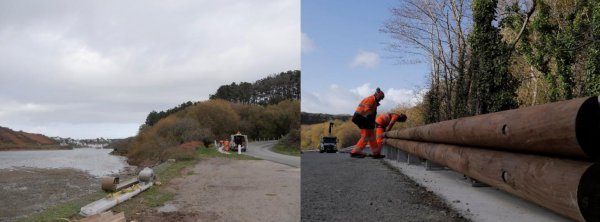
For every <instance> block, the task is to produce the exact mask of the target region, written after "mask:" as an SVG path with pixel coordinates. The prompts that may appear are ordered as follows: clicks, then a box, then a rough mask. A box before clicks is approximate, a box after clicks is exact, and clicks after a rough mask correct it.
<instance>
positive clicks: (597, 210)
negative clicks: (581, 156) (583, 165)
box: [577, 164, 600, 221]
mask: <svg viewBox="0 0 600 222" xmlns="http://www.w3.org/2000/svg"><path fill="white" fill-rule="evenodd" d="M598 187H600V164H594V165H591V166H590V167H588V169H587V170H586V171H585V173H583V175H582V176H581V180H580V182H579V187H578V189H577V204H578V205H579V210H580V212H581V215H582V216H583V218H584V219H585V220H586V221H600V189H598Z"/></svg>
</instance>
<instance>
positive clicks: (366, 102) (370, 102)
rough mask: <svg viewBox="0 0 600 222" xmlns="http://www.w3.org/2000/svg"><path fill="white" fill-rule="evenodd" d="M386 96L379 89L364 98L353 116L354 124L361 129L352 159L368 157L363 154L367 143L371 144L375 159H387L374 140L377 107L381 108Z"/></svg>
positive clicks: (351, 154)
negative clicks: (380, 105) (380, 104)
mask: <svg viewBox="0 0 600 222" xmlns="http://www.w3.org/2000/svg"><path fill="white" fill-rule="evenodd" d="M384 96H385V95H384V94H383V91H381V89H379V88H377V90H376V91H375V94H373V95H372V96H368V97H367V98H364V99H363V100H362V101H361V102H360V104H359V105H358V107H356V111H355V112H354V116H352V122H353V123H354V124H356V125H357V126H358V128H359V129H360V139H359V140H358V142H357V143H356V147H355V148H353V149H352V152H351V153H350V156H351V157H356V158H363V157H365V156H366V155H365V154H363V153H362V150H363V149H364V148H365V146H366V145H367V143H369V147H370V148H371V154H372V156H373V158H383V157H385V155H381V149H380V147H379V146H377V143H376V141H375V138H374V136H375V135H374V134H375V133H374V132H373V131H374V129H375V117H376V116H377V106H379V102H380V101H381V100H383V98H384Z"/></svg>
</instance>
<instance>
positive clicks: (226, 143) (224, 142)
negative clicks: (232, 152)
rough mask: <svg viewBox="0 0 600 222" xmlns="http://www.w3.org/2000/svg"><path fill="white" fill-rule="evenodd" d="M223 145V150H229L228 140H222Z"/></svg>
mask: <svg viewBox="0 0 600 222" xmlns="http://www.w3.org/2000/svg"><path fill="white" fill-rule="evenodd" d="M223 146H224V147H225V151H227V152H229V140H225V141H223Z"/></svg>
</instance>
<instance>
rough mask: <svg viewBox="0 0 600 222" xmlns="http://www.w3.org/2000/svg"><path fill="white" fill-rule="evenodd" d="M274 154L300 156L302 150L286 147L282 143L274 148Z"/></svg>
mask: <svg viewBox="0 0 600 222" xmlns="http://www.w3.org/2000/svg"><path fill="white" fill-rule="evenodd" d="M273 152H276V153H280V154H283V155H289V156H300V150H298V149H297V148H293V147H289V146H286V145H285V144H283V143H281V142H279V143H277V145H275V146H273Z"/></svg>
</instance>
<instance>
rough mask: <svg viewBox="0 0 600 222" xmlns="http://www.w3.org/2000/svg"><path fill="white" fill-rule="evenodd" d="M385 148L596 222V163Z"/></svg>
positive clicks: (599, 217) (398, 144) (599, 177)
mask: <svg viewBox="0 0 600 222" xmlns="http://www.w3.org/2000/svg"><path fill="white" fill-rule="evenodd" d="M385 143H386V144H388V145H390V146H392V147H395V148H398V149H401V150H403V151H405V152H408V153H411V154H414V155H417V156H419V157H421V158H424V159H427V160H431V161H434V162H436V163H439V164H442V165H445V166H447V167H448V168H450V169H452V170H455V171H457V172H460V173H463V174H465V175H467V176H469V177H471V178H474V179H476V180H478V181H481V182H483V183H485V184H488V185H491V186H494V187H497V188H499V189H501V190H504V191H506V192H508V193H511V194H513V195H516V196H519V197H521V198H523V199H526V200H528V201H531V202H533V203H536V204H538V205H540V206H543V207H546V208H548V209H550V210H552V211H554V212H556V213H558V214H561V215H564V216H566V217H569V218H572V219H574V220H577V221H584V220H587V221H600V189H598V188H599V187H600V164H597V163H592V162H584V161H576V160H568V159H559V158H553V157H544V156H536V155H528V154H519V153H510V152H503V151H496V150H486V149H478V148H471V147H464V146H456V145H446V144H436V143H426V142H417V141H409V140H400V139H386V140H385Z"/></svg>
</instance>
